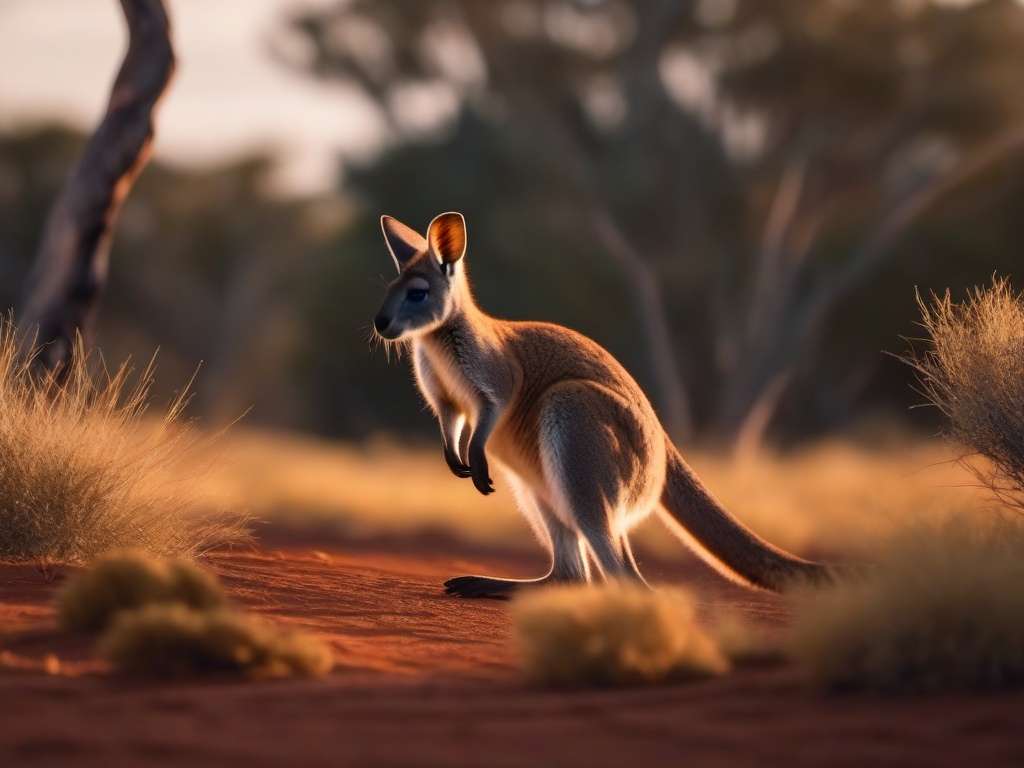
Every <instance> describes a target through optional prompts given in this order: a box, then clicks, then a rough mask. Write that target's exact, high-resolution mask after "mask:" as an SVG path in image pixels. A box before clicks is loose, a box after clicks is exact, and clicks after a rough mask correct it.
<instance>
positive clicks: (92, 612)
mask: <svg viewBox="0 0 1024 768" xmlns="http://www.w3.org/2000/svg"><path fill="white" fill-rule="evenodd" d="M154 603H159V604H169V603H175V604H179V605H183V606H185V607H187V608H192V609H194V610H213V609H216V608H221V607H223V606H224V605H225V604H226V603H227V598H226V597H225V595H224V591H223V590H222V589H221V586H220V584H219V583H218V582H217V580H216V578H214V577H213V576H212V575H211V574H209V573H207V572H206V571H203V570H201V569H200V568H198V567H196V566H195V565H193V564H192V563H189V562H187V561H185V560H169V561H164V560H155V559H153V558H151V557H148V556H146V555H144V554H142V553H138V552H125V553H121V554H115V555H108V556H106V557H102V558H100V559H99V560H97V561H96V563H95V564H94V565H93V567H92V568H91V569H90V570H88V571H86V572H85V573H82V574H80V575H78V576H77V577H75V578H73V579H72V580H71V581H70V582H68V584H67V585H66V586H64V587H63V588H62V589H61V590H60V592H58V593H57V600H56V604H57V618H58V621H59V622H60V624H61V626H62V627H63V628H64V629H66V630H70V631H73V632H102V631H103V630H105V629H107V628H108V627H109V626H110V625H111V624H112V623H113V621H114V620H115V619H116V617H117V615H118V614H119V613H121V612H123V611H127V610H136V609H138V608H141V607H143V606H147V605H152V604H154Z"/></svg>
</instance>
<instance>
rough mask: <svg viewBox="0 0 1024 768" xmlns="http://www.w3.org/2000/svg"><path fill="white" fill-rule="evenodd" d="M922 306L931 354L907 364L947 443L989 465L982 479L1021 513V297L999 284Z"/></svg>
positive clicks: (1023, 378) (1023, 496)
mask: <svg viewBox="0 0 1024 768" xmlns="http://www.w3.org/2000/svg"><path fill="white" fill-rule="evenodd" d="M919 303H920V306H921V313H922V316H923V325H924V328H925V330H926V331H927V332H928V336H929V342H930V346H929V347H928V349H927V350H926V351H925V352H923V353H918V354H916V355H913V356H912V357H911V358H910V359H909V362H910V363H911V364H912V365H914V366H915V367H916V368H917V370H918V372H919V373H920V375H921V383H922V385H923V388H924V391H925V394H926V395H927V396H928V398H929V399H930V400H931V401H932V402H933V403H934V404H935V405H937V406H938V407H939V408H941V409H942V412H943V413H944V414H945V416H946V417H947V419H948V421H949V435H950V437H951V438H952V439H953V440H955V441H957V442H959V443H962V444H963V445H965V446H967V448H968V449H969V450H971V451H972V452H975V453H977V454H980V455H981V456H984V457H986V458H987V459H989V460H990V462H989V463H987V464H984V465H981V468H980V471H979V472H978V475H979V477H980V478H981V479H982V480H983V481H984V482H985V483H986V484H988V485H989V486H990V487H991V488H992V490H994V491H995V492H996V493H997V495H999V496H1000V497H1001V498H1002V499H1003V500H1004V501H1007V502H1009V503H1011V504H1014V505H1016V506H1018V507H1024V297H1022V295H1021V294H1017V293H1014V292H1013V290H1012V288H1011V287H1010V284H1009V282H1008V281H1006V280H996V281H995V282H994V284H993V285H992V287H991V288H987V289H983V288H976V289H975V290H974V292H973V293H972V295H971V296H970V298H969V299H968V300H967V301H965V302H964V303H962V304H956V303H954V302H953V301H952V300H951V298H950V295H949V293H948V292H947V293H946V295H945V296H943V297H942V298H936V297H933V299H932V301H931V302H930V303H929V302H926V301H924V300H921V299H919ZM972 466H974V467H975V468H976V469H977V468H978V465H972Z"/></svg>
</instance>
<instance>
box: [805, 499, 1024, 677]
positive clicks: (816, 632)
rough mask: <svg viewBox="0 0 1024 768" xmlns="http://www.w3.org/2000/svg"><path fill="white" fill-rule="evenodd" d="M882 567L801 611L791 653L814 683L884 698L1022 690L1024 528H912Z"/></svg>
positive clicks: (953, 522)
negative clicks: (884, 695)
mask: <svg viewBox="0 0 1024 768" xmlns="http://www.w3.org/2000/svg"><path fill="white" fill-rule="evenodd" d="M878 560H879V565H878V567H877V568H876V569H875V570H873V571H871V572H869V573H866V574H865V575H864V576H863V577H862V578H860V579H858V580H852V581H848V582H840V583H838V584H836V585H834V586H833V587H831V588H828V589H823V590H820V591H817V592H816V593H814V594H808V595H806V596H805V597H804V598H803V599H802V600H801V601H800V602H799V603H798V615H797V620H796V623H795V626H794V632H793V637H792V643H791V652H792V654H793V655H794V657H795V658H796V659H797V660H798V661H800V662H801V663H802V664H803V665H804V666H805V668H806V671H807V673H808V675H809V678H810V680H811V681H812V683H814V684H815V685H816V686H818V687H821V688H825V689H828V690H870V691H880V692H888V691H938V690H946V689H965V688H997V687H1004V686H1011V685H1020V684H1022V683H1024V589H1022V588H1021V587H1022V585H1024V521H1022V520H1020V519H1009V520H1001V521H994V522H992V521H989V522H986V523H984V524H980V523H979V522H977V521H968V520H966V519H962V518H959V519H958V518H953V519H950V520H948V521H946V522H944V523H941V524H932V525H930V526H927V525H918V526H917V527H913V528H910V529H908V530H906V531H904V532H902V533H901V534H899V535H897V536H896V537H894V538H893V539H892V541H890V542H889V543H888V545H887V546H886V547H885V549H884V551H883V552H882V553H881V555H880V557H879V558H878Z"/></svg>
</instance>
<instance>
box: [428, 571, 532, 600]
mask: <svg viewBox="0 0 1024 768" xmlns="http://www.w3.org/2000/svg"><path fill="white" fill-rule="evenodd" d="M538 581H540V580H539V579H538V580H535V581H520V580H519V579H494V578H490V577H489V576H456V577H455V578H453V579H448V581H446V582H445V583H444V593H445V594H446V595H454V596H455V597H489V598H492V599H494V600H508V599H509V598H511V597H512V593H513V592H516V591H517V590H518V589H520V588H521V587H523V586H524V585H527V584H536V583H537V582H538Z"/></svg>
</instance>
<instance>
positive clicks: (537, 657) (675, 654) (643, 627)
mask: <svg viewBox="0 0 1024 768" xmlns="http://www.w3.org/2000/svg"><path fill="white" fill-rule="evenodd" d="M512 614H513V621H514V632H515V642H516V646H517V648H518V650H519V655H520V657H521V660H522V665H523V669H524V671H525V672H526V675H527V676H528V677H529V678H530V679H531V680H533V681H535V682H538V683H541V684H543V685H552V686H605V685H631V684H637V683H652V682H658V681H663V680H668V679H680V678H688V677H706V676H709V675H718V674H722V673H723V672H725V671H726V670H727V668H728V662H727V661H726V659H725V657H724V656H723V655H722V654H721V652H720V651H719V650H718V648H717V647H716V646H715V644H714V642H713V641H712V640H711V639H710V637H709V636H708V635H707V634H706V633H705V632H704V630H703V629H702V628H701V627H700V626H699V625H698V623H697V621H696V612H695V607H694V602H693V599H692V598H691V597H690V595H688V594H687V593H685V592H681V591H678V590H672V591H662V592H653V591H651V590H649V589H645V588H642V587H638V586H627V585H620V584H609V585H604V586H597V585H584V586H565V587H549V588H546V589H539V590H536V591H533V592H526V593H524V594H523V595H521V596H519V597H517V598H516V599H515V601H514V602H513V604H512Z"/></svg>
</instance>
